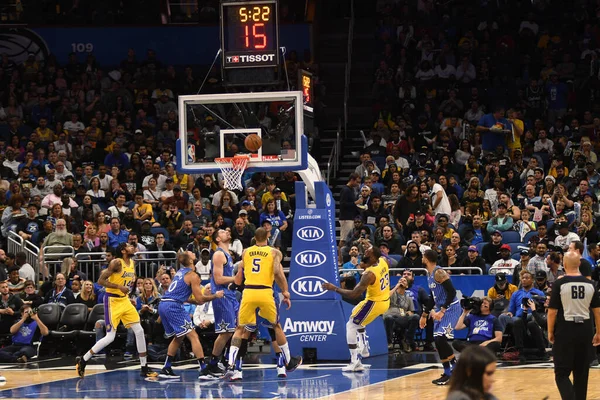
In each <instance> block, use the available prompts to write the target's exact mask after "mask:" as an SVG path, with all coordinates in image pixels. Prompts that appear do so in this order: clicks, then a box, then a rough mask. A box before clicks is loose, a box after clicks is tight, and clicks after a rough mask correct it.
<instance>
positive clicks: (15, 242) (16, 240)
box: [7, 231, 25, 254]
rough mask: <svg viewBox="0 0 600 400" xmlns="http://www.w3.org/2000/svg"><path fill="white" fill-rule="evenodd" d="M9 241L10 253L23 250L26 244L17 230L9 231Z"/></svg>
mask: <svg viewBox="0 0 600 400" xmlns="http://www.w3.org/2000/svg"><path fill="white" fill-rule="evenodd" d="M7 241H8V243H7V248H8V252H9V253H13V254H17V253H19V252H21V251H23V247H24V246H25V241H24V240H23V238H22V237H21V236H19V235H18V234H17V233H16V232H14V231H9V232H8V239H7Z"/></svg>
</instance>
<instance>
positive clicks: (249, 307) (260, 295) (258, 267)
mask: <svg viewBox="0 0 600 400" xmlns="http://www.w3.org/2000/svg"><path fill="white" fill-rule="evenodd" d="M254 238H255V240H256V245H254V246H251V247H249V248H247V249H246V250H244V252H243V253H242V262H241V263H240V266H239V269H238V272H237V274H236V276H235V280H234V283H235V285H237V286H241V285H242V283H244V292H243V295H242V301H241V303H240V310H239V313H238V326H237V328H236V330H235V333H234V334H233V338H232V339H231V346H230V347H229V369H228V371H227V373H226V374H225V377H226V378H227V379H229V380H231V381H237V380H241V379H242V360H243V357H244V355H245V354H246V350H247V349H248V337H249V336H250V332H253V331H255V330H256V328H257V325H256V312H257V310H258V315H259V316H260V317H262V318H263V319H265V320H266V321H267V322H268V323H269V325H270V329H269V333H270V334H271V338H272V339H273V341H274V342H277V344H278V345H279V348H280V349H281V359H280V360H278V364H277V365H278V367H279V368H284V371H283V374H281V373H280V372H279V368H278V375H280V376H285V375H286V374H285V371H286V370H287V371H288V372H291V371H293V370H295V369H296V368H297V367H298V366H299V365H300V364H302V357H291V356H290V348H289V345H288V343H287V338H286V337H285V334H284V333H283V329H282V328H281V324H280V323H279V312H278V309H277V303H276V300H275V294H274V292H273V283H275V282H277V285H278V286H279V287H280V288H281V294H282V295H283V302H284V303H285V304H286V305H287V308H288V310H289V308H290V307H291V306H292V302H291V301H290V292H289V291H288V283H287V280H286V278H285V274H284V273H283V268H282V267H281V260H282V259H283V256H282V254H281V252H280V251H279V250H277V249H276V248H274V247H270V246H269V245H268V244H267V231H266V230H265V229H264V228H258V229H257V230H256V232H255V233H254ZM244 279H245V281H244ZM280 362H281V366H280V365H279V364H280Z"/></svg>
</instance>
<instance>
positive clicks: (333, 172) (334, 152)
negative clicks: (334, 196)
mask: <svg viewBox="0 0 600 400" xmlns="http://www.w3.org/2000/svg"><path fill="white" fill-rule="evenodd" d="M341 130H342V121H341V120H338V129H337V133H336V137H335V142H334V143H333V147H332V148H331V153H330V154H329V159H328V160H327V173H326V174H325V176H326V177H327V178H326V179H327V185H331V182H330V179H331V177H332V176H334V177H335V176H337V172H338V168H339V163H340V147H341Z"/></svg>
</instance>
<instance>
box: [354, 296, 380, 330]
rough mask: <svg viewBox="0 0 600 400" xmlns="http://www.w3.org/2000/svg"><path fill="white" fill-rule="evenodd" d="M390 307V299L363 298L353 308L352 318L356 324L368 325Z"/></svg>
mask: <svg viewBox="0 0 600 400" xmlns="http://www.w3.org/2000/svg"><path fill="white" fill-rule="evenodd" d="M388 308H390V300H389V299H388V300H384V301H372V300H367V299H365V300H363V301H361V302H360V303H358V304H357V305H356V306H355V307H354V308H353V309H352V314H350V318H351V319H352V322H354V323H355V324H356V325H360V326H367V325H369V324H370V323H371V322H373V321H374V320H375V318H377V317H379V316H380V315H383V313H385V312H386V311H387V310H388Z"/></svg>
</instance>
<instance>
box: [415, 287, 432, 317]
mask: <svg viewBox="0 0 600 400" xmlns="http://www.w3.org/2000/svg"><path fill="white" fill-rule="evenodd" d="M417 298H418V301H419V305H420V306H421V309H420V310H415V312H419V313H420V312H423V310H425V309H428V308H429V307H428V304H429V302H430V301H431V297H430V296H427V292H426V291H425V289H423V288H419V292H418V295H417Z"/></svg>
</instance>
